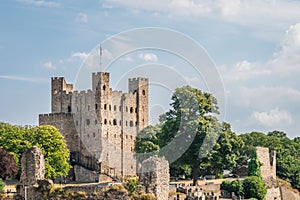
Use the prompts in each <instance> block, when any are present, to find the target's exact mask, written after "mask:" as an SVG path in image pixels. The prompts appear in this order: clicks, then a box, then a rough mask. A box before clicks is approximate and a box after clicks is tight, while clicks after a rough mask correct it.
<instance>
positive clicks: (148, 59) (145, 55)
mask: <svg viewBox="0 0 300 200" xmlns="http://www.w3.org/2000/svg"><path fill="white" fill-rule="evenodd" d="M139 58H140V59H142V60H144V61H146V62H157V61H158V57H157V55H155V54H153V53H140V55H139Z"/></svg>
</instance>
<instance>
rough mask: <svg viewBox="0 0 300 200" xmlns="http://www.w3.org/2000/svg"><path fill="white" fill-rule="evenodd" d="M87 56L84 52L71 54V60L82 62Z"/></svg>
mask: <svg viewBox="0 0 300 200" xmlns="http://www.w3.org/2000/svg"><path fill="white" fill-rule="evenodd" d="M88 56H89V54H88V53H86V52H75V53H73V54H72V56H71V58H80V59H82V60H85V59H87V57H88Z"/></svg>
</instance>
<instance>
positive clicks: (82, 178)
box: [74, 165, 102, 182]
mask: <svg viewBox="0 0 300 200" xmlns="http://www.w3.org/2000/svg"><path fill="white" fill-rule="evenodd" d="M74 173H75V175H76V181H79V182H98V181H102V180H100V176H99V174H98V173H97V172H95V171H91V170H87V169H85V168H84V167H81V166H78V165H75V166H74Z"/></svg>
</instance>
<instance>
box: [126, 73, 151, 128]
mask: <svg viewBox="0 0 300 200" xmlns="http://www.w3.org/2000/svg"><path fill="white" fill-rule="evenodd" d="M128 91H129V93H136V102H137V132H139V131H140V130H142V129H143V128H145V127H146V126H148V94H149V80H148V79H147V78H132V79H129V80H128Z"/></svg>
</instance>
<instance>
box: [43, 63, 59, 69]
mask: <svg viewBox="0 0 300 200" xmlns="http://www.w3.org/2000/svg"><path fill="white" fill-rule="evenodd" d="M44 67H45V68H47V69H56V66H55V65H54V64H53V63H52V62H50V61H49V62H46V63H44Z"/></svg>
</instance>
